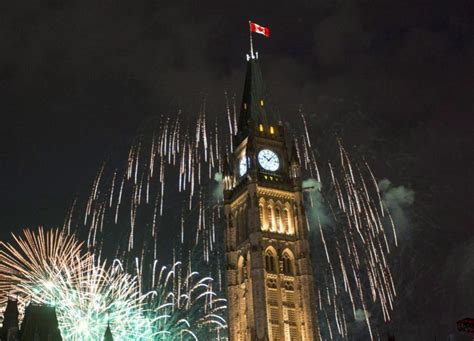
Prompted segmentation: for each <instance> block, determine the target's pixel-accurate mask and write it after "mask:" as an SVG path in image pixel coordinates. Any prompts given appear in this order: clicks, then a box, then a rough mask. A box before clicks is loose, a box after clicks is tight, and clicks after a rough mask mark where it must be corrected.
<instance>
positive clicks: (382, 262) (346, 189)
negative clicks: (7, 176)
mask: <svg viewBox="0 0 474 341" xmlns="http://www.w3.org/2000/svg"><path fill="white" fill-rule="evenodd" d="M225 96H226V108H225V109H226V111H225V114H224V115H222V116H223V117H222V118H221V119H222V120H221V121H217V120H216V121H215V122H213V121H211V122H212V123H211V125H209V120H208V118H207V115H206V105H205V103H204V104H203V105H202V107H201V108H200V110H199V112H198V115H197V118H196V119H195V121H194V122H192V123H191V124H189V126H190V127H192V128H188V126H186V124H185V122H184V120H183V119H182V114H181V111H179V112H178V114H177V115H175V117H174V118H173V117H168V116H161V117H160V119H159V122H158V124H157V125H156V126H154V127H153V129H152V133H151V135H149V136H148V138H149V141H148V142H147V135H146V134H141V135H140V136H139V138H137V139H136V140H135V141H134V142H133V144H132V146H131V147H130V149H129V151H128V158H127V160H126V164H125V165H124V167H123V168H120V167H117V168H114V170H113V173H111V174H112V175H110V176H111V177H112V180H111V181H110V180H108V181H104V180H103V179H104V177H106V174H105V173H106V172H105V170H104V165H102V167H101V169H100V170H99V172H98V174H97V175H96V178H95V179H94V183H93V186H92V191H91V195H90V197H89V198H88V200H87V205H86V214H85V217H84V224H88V228H89V233H90V236H91V238H90V239H89V241H88V245H89V246H91V247H96V248H97V247H98V246H99V245H101V243H102V241H101V238H100V236H99V235H100V233H99V232H101V231H102V229H103V226H104V224H107V222H109V221H112V222H114V223H115V224H119V223H120V221H121V220H124V221H128V225H129V226H128V227H129V235H128V238H127V239H126V240H127V243H126V245H125V246H122V245H121V246H119V247H120V248H124V250H123V251H120V252H125V250H126V251H127V252H128V253H131V252H132V251H133V250H137V249H139V248H140V247H141V243H140V238H143V237H140V236H139V235H138V229H137V227H138V226H140V235H142V236H144V235H147V236H148V238H149V236H151V239H152V240H153V241H152V243H153V245H154V251H153V254H154V257H155V258H156V255H157V248H158V241H159V239H160V232H159V231H161V228H159V226H160V225H164V226H168V224H167V221H166V219H167V218H166V213H167V212H166V210H167V209H168V208H169V207H172V206H173V205H176V204H177V203H178V205H180V206H179V207H180V208H181V213H180V214H181V220H180V221H179V222H178V224H180V226H179V227H178V228H176V231H177V233H176V238H177V240H178V244H181V245H183V247H184V245H185V244H186V242H187V241H188V240H192V241H193V244H194V246H193V248H194V249H198V248H201V250H200V252H198V253H199V254H200V255H201V260H203V261H204V263H206V264H208V263H209V262H211V261H212V260H213V259H215V258H216V257H214V256H215V255H216V254H215V252H216V251H217V250H218V249H219V248H218V247H217V245H216V243H217V242H218V241H219V238H218V237H216V223H215V219H216V218H215V216H218V215H219V214H220V213H219V210H220V207H219V204H218V205H215V206H214V203H212V204H210V203H209V202H208V200H207V199H206V196H205V195H204V194H203V193H204V192H205V191H206V190H207V189H208V187H210V186H212V180H211V179H212V178H213V176H212V175H213V174H215V173H217V172H221V171H222V158H221V153H222V152H223V151H226V150H227V151H229V150H230V151H232V150H233V149H232V148H233V137H234V136H235V134H236V133H237V111H236V108H235V98H232V102H233V103H232V104H230V103H229V99H228V96H227V94H226V95H225ZM300 115H301V117H302V122H303V127H302V129H301V130H302V132H303V133H302V134H296V136H297V137H296V138H295V141H296V150H297V153H298V156H299V158H300V160H301V161H302V166H303V168H304V170H305V172H306V173H309V174H310V175H311V177H315V178H316V179H317V181H318V182H320V183H321V184H322V185H323V188H324V189H327V190H330V191H332V194H333V196H334V198H335V201H332V200H331V198H329V197H325V198H324V200H325V203H326V204H327V206H328V208H329V211H330V214H331V217H332V220H333V221H334V222H335V225H337V226H339V230H338V229H336V228H335V227H332V228H329V229H328V230H326V229H327V227H326V226H321V223H320V222H319V223H318V224H316V229H317V230H319V231H320V234H321V238H319V239H320V240H321V243H323V246H324V250H325V251H324V252H325V257H324V258H323V259H319V260H316V261H319V262H321V261H324V260H325V261H326V262H327V264H328V267H329V270H328V276H329V277H330V281H329V282H328V284H329V286H330V290H331V294H330V295H329V297H330V298H329V299H328V300H327V302H323V303H322V305H323V306H324V305H325V304H329V305H330V306H331V307H332V310H333V311H334V313H335V314H337V325H336V326H335V327H336V329H335V330H333V331H334V332H337V331H339V333H345V332H344V330H346V328H345V327H344V326H345V325H346V319H348V318H349V319H350V315H351V314H350V313H347V312H346V313H347V314H343V313H344V312H341V311H338V309H342V308H338V307H341V306H342V301H344V300H345V298H344V297H343V295H346V296H347V300H348V301H350V305H351V309H350V310H349V311H352V315H354V316H355V311H356V307H360V306H362V307H369V306H370V309H372V304H369V303H375V302H377V304H378V305H379V306H380V309H381V312H382V314H383V316H384V319H386V320H389V319H390V312H391V310H392V307H393V301H394V299H395V297H396V291H395V286H394V284H393V278H392V275H391V272H390V268H389V265H388V264H389V257H388V255H389V254H390V251H391V244H392V240H394V241H395V246H397V245H398V241H397V236H396V229H395V225H394V223H393V219H392V217H391V215H390V212H389V211H388V208H387V207H386V205H385V204H384V203H383V200H382V198H381V194H380V191H379V188H378V186H377V182H376V178H375V176H374V174H373V172H372V170H371V168H370V167H369V165H368V163H367V162H365V160H364V162H363V163H362V166H360V165H359V164H358V163H354V162H353V161H352V160H351V157H350V156H349V153H348V152H347V151H346V150H345V148H344V147H343V145H342V142H341V141H340V140H337V146H338V154H339V159H338V160H336V162H327V171H328V174H329V176H326V177H324V176H323V173H321V171H323V172H325V171H326V169H324V168H325V167H323V168H322V167H320V164H321V163H318V162H317V160H316V156H315V155H316V153H315V149H314V148H313V146H314V143H312V142H311V139H310V134H309V132H310V127H309V126H308V122H307V120H306V118H305V116H304V115H303V113H301V112H300ZM213 125H214V126H213ZM210 127H212V128H210ZM206 172H207V173H208V174H206ZM170 181H176V184H175V185H173V184H172V183H171V184H168V183H169V182H170ZM106 182H107V183H108V184H109V186H110V188H109V190H101V187H102V186H103V185H104V183H106ZM110 184H111V185H110ZM175 186H176V187H175ZM173 188H176V192H177V193H174V192H173V199H172V201H171V199H169V197H168V196H167V193H168V191H172V190H173ZM165 189H166V190H165ZM107 193H108V195H107ZM176 195H179V196H177V197H176ZM142 196H143V199H142ZM150 198H151V199H150ZM310 200H313V199H312V198H311V197H310ZM104 202H106V205H104ZM124 202H125V203H124ZM182 203H187V205H186V204H185V206H184V207H181V204H182ZM128 205H130V206H128ZM121 206H124V207H128V208H129V210H128V212H127V210H126V209H122V208H121ZM186 206H187V207H186ZM105 207H109V208H111V211H113V213H114V214H113V217H112V218H111V219H108V215H107V212H106V209H105ZM147 207H149V209H148V211H150V212H148V211H147ZM186 210H187V211H186ZM76 211H77V210H76ZM71 212H72V210H71ZM144 214H147V216H148V215H149V218H148V219H149V221H150V222H151V223H150V224H142V223H141V221H142V220H143V219H146V218H143V215H144ZM71 215H72V213H71ZM184 215H189V216H192V218H189V219H186V222H185V221H184V219H183V216H184ZM122 216H124V217H122ZM125 218H126V219H125ZM192 219H195V221H194V222H192V221H191V220H192ZM71 220H72V217H71V218H70V219H69V223H68V224H67V226H68V227H69V228H70V226H71V223H70V221H71ZM387 220H388V223H389V224H390V226H391V231H390V228H388V229H387V228H386V226H384V224H386V223H387V222H386V221H387ZM65 225H66V224H65ZM308 227H310V226H309V224H308ZM147 229H148V230H147ZM105 230H107V228H105ZM323 230H324V235H323ZM338 232H340V233H339V237H335V236H336V235H337V234H338ZM102 238H103V237H102ZM337 242H340V244H338V243H337ZM339 245H340V246H339ZM120 252H119V253H120ZM136 252H140V251H136ZM333 261H335V262H336V263H334V264H332V262H333ZM320 265H321V264H318V265H317V266H320ZM218 276H221V272H220V271H218ZM339 283H340V285H339ZM366 284H367V285H366ZM367 289H368V291H367ZM362 293H365V294H364V295H363V294H362ZM367 293H369V294H368V295H366V294H367ZM363 297H368V298H369V301H370V302H369V301H366V300H365V298H363ZM364 309H369V308H364ZM329 311H330V310H329V309H328V310H327V311H326V313H327V312H329ZM330 320H331V321H333V320H334V321H336V320H335V319H333V318H331V319H330ZM366 320H367V327H368V329H370V328H371V327H370V324H369V322H370V321H369V318H368V317H367V318H366Z"/></svg>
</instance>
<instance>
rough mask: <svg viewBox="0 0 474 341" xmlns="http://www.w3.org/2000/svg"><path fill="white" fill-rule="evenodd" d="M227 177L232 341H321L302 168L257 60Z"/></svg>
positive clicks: (252, 61)
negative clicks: (270, 100)
mask: <svg viewBox="0 0 474 341" xmlns="http://www.w3.org/2000/svg"><path fill="white" fill-rule="evenodd" d="M257 56H258V55H257ZM223 176H224V179H223V181H224V203H225V217H226V229H225V246H226V274H227V297H228V312H229V316H228V321H229V337H230V340H231V341H256V340H272V341H283V340H319V330H318V324H317V315H316V297H315V288H314V280H313V274H312V267H311V257H310V247H309V241H308V227H307V222H306V218H305V212H304V205H303V194H302V189H301V178H300V162H299V159H298V155H297V149H296V146H295V145H293V144H292V146H291V148H289V146H288V144H287V140H286V139H285V129H284V127H283V125H282V124H281V122H280V121H279V119H278V118H277V117H276V116H275V115H274V113H273V112H272V111H271V110H270V109H269V108H268V106H267V102H266V96H265V88H264V83H263V80H262V74H261V72H260V67H259V63H258V58H257V57H255V56H247V74H246V77H245V85H244V91H243V98H242V107H241V111H240V117H239V122H238V132H237V134H236V135H235V136H234V152H233V153H232V154H231V155H228V156H227V157H225V159H224V174H223Z"/></svg>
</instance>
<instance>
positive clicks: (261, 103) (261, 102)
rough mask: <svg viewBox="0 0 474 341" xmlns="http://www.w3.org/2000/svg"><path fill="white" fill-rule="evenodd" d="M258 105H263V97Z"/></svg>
mask: <svg viewBox="0 0 474 341" xmlns="http://www.w3.org/2000/svg"><path fill="white" fill-rule="evenodd" d="M260 106H261V107H263V99H261V100H260Z"/></svg>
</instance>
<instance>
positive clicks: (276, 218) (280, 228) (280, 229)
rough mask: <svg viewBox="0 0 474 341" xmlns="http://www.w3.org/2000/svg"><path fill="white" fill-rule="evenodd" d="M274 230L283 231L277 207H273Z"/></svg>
mask: <svg viewBox="0 0 474 341" xmlns="http://www.w3.org/2000/svg"><path fill="white" fill-rule="evenodd" d="M275 225H276V226H275V230H276V231H277V232H280V233H281V232H283V228H282V225H281V212H280V208H279V207H275Z"/></svg>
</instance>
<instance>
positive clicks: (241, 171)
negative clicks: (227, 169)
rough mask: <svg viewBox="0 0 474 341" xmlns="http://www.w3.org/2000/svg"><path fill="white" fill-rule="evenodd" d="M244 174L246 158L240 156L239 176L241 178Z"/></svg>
mask: <svg viewBox="0 0 474 341" xmlns="http://www.w3.org/2000/svg"><path fill="white" fill-rule="evenodd" d="M245 173H247V158H246V157H245V156H242V157H241V158H240V161H239V174H240V176H243V175H245Z"/></svg>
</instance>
